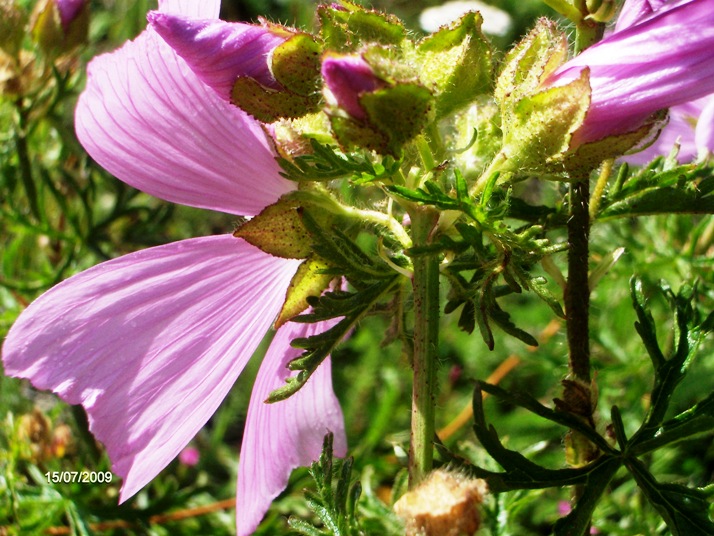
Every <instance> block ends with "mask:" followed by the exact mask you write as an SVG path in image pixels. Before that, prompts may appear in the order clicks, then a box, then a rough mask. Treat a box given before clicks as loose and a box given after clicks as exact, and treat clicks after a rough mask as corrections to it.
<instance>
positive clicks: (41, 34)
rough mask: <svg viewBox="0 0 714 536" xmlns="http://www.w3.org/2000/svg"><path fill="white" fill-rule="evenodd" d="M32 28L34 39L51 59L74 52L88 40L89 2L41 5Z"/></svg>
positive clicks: (60, 1)
mask: <svg viewBox="0 0 714 536" xmlns="http://www.w3.org/2000/svg"><path fill="white" fill-rule="evenodd" d="M30 26H31V33H32V38H33V40H34V41H35V42H36V43H37V44H38V45H39V47H40V48H41V49H42V51H43V52H44V53H45V54H47V55H48V56H57V55H60V54H64V53H67V52H70V51H71V50H72V49H74V48H75V47H77V46H78V45H80V44H82V43H84V42H85V41H86V40H87V32H88V30H89V4H88V3H87V2H86V0H45V1H43V2H39V3H38V4H37V5H36V7H35V10H34V11H33V14H32V21H31V23H30Z"/></svg>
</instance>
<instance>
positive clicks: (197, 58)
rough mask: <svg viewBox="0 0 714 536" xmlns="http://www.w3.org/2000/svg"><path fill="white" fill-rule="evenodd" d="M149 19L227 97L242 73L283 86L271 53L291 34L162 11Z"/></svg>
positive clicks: (204, 79) (275, 86)
mask: <svg viewBox="0 0 714 536" xmlns="http://www.w3.org/2000/svg"><path fill="white" fill-rule="evenodd" d="M147 19H148V20H149V24H150V25H151V27H152V28H153V29H154V30H156V32H157V33H158V34H159V35H160V36H161V37H162V39H163V40H164V41H166V43H167V44H168V45H169V46H170V47H171V48H173V49H174V51H175V52H176V53H177V54H178V55H179V56H181V57H182V58H183V59H184V60H185V61H186V63H188V65H189V67H191V70H192V71H193V72H194V73H195V74H196V76H198V78H199V79H200V80H201V81H202V82H203V83H204V84H206V85H207V86H209V87H211V88H212V89H214V90H215V91H216V92H217V93H218V94H219V95H220V96H221V97H222V98H224V99H225V100H230V95H231V91H232V89H233V84H235V81H236V80H237V79H238V78H241V77H249V78H253V79H254V80H256V81H257V82H258V83H260V84H261V85H262V86H264V87H266V88H270V89H275V90H277V89H280V84H278V82H277V81H276V80H275V78H274V77H273V74H272V73H271V72H270V66H269V64H268V57H269V56H270V54H271V53H272V51H273V49H274V48H275V47H277V46H279V45H281V44H283V43H284V42H285V40H286V39H287V38H288V37H289V35H290V34H288V33H286V32H282V31H271V29H269V28H266V27H263V26H257V25H253V24H244V23H241V22H225V21H222V20H219V19H205V20H194V19H190V18H187V17H182V16H178V15H172V14H170V13H162V12H159V11H152V12H150V13H149V14H148V15H147Z"/></svg>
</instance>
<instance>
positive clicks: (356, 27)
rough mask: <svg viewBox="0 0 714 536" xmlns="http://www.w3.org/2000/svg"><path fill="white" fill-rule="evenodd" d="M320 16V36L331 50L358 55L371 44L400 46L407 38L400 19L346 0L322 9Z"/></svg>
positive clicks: (319, 9)
mask: <svg viewBox="0 0 714 536" xmlns="http://www.w3.org/2000/svg"><path fill="white" fill-rule="evenodd" d="M317 15H318V17H319V19H320V35H321V37H322V40H323V42H324V43H325V47H326V48H328V49H330V50H336V51H339V52H355V51H357V50H359V49H360V48H361V47H362V46H364V45H365V44H367V43H375V44H380V45H386V46H393V45H399V44H401V43H402V42H403V41H404V40H405V39H406V36H407V34H406V29H405V28H404V26H403V25H402V23H401V21H400V20H399V19H398V18H397V17H395V16H393V15H388V14H386V13H380V12H378V11H373V10H367V9H364V8H363V7H361V6H359V5H357V4H354V3H352V2H348V1H346V0H341V1H340V2H339V3H332V4H330V5H322V6H320V7H318V8H317Z"/></svg>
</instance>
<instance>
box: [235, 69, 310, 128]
mask: <svg viewBox="0 0 714 536" xmlns="http://www.w3.org/2000/svg"><path fill="white" fill-rule="evenodd" d="M231 102H232V103H233V104H235V105H236V106H238V107H239V108H240V109H241V110H243V111H244V112H247V113H249V114H250V115H252V116H253V117H255V118H256V119H257V120H258V121H262V122H263V123H272V122H274V121H277V120H278V119H282V118H298V117H302V116H304V115H307V114H308V113H311V112H314V111H315V110H317V107H318V104H319V103H320V96H319V94H315V95H308V96H304V95H298V94H297V93H292V92H290V91H279V90H275V89H272V88H268V87H265V86H263V85H262V84H260V83H259V82H258V81H257V80H255V79H253V78H248V77H243V78H238V79H237V80H236V81H235V83H234V84H233V89H232V91H231Z"/></svg>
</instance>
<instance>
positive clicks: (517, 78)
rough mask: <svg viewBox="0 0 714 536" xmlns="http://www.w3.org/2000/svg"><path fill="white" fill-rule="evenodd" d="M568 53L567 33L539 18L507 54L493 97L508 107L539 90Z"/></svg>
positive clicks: (551, 22) (548, 21) (552, 23)
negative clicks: (509, 103)
mask: <svg viewBox="0 0 714 536" xmlns="http://www.w3.org/2000/svg"><path fill="white" fill-rule="evenodd" d="M567 55H568V41H567V38H566V36H565V34H564V33H563V32H561V31H560V30H559V29H558V28H557V26H556V24H555V22H553V21H550V20H547V19H540V20H538V22H537V23H536V26H535V28H533V30H531V32H530V33H529V34H528V35H527V36H526V37H525V38H524V39H523V40H522V41H521V42H520V43H518V44H517V45H516V46H515V47H514V48H513V49H512V50H511V51H510V52H509V53H508V54H507V55H506V58H505V60H504V61H503V65H504V67H503V69H502V70H501V74H500V75H499V76H498V79H497V80H496V90H495V93H494V97H495V98H496V100H497V101H499V102H500V103H501V105H502V106H504V105H505V106H507V107H508V102H509V101H510V102H515V101H517V100H519V99H520V98H521V97H523V96H525V95H529V94H531V93H534V92H536V91H537V90H538V88H539V87H540V85H541V83H542V82H543V80H545V78H546V77H547V76H548V75H549V74H550V73H552V72H553V71H554V70H555V69H556V68H557V67H558V66H560V65H561V64H562V63H563V62H564V61H565V59H566V57H567ZM505 115H506V114H504V117H505ZM505 122H506V121H504V123H505Z"/></svg>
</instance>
